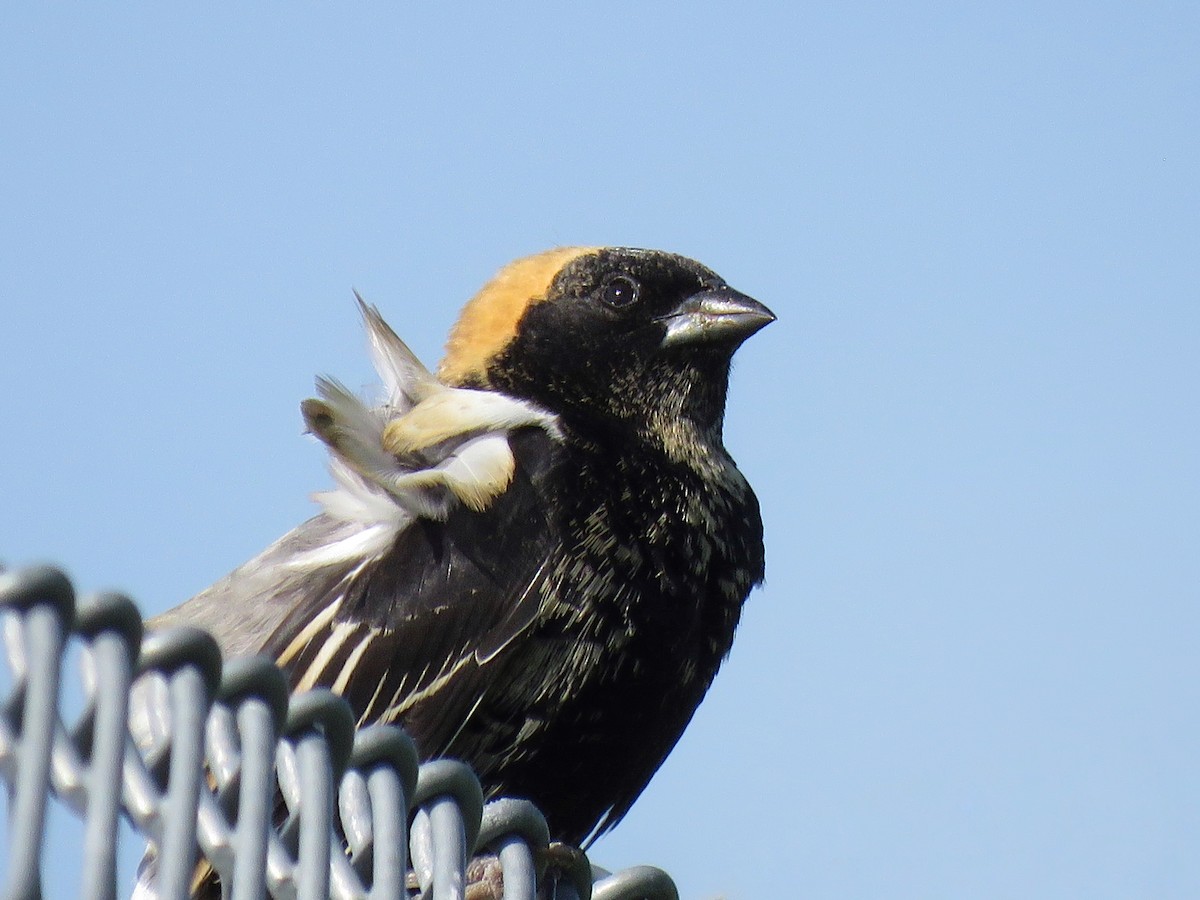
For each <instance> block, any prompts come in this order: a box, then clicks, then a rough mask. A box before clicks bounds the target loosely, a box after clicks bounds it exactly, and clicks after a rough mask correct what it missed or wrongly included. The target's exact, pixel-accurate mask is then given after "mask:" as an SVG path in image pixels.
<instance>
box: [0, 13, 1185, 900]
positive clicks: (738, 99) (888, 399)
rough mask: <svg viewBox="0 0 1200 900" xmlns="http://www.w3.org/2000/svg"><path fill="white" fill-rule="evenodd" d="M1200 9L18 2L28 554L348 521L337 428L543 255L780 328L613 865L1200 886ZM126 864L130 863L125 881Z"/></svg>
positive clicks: (10, 160) (929, 880) (10, 291)
mask: <svg viewBox="0 0 1200 900" xmlns="http://www.w3.org/2000/svg"><path fill="white" fill-rule="evenodd" d="M1197 46H1200V11H1198V8H1197V7H1196V5H1195V4H1193V3H1188V2H1177V3H1157V2H1150V3H1142V4H1116V3H1062V2H1059V3H1046V4H1003V5H996V4H992V5H987V6H983V5H980V4H955V3H913V4H882V3H880V4H871V3H840V4H821V5H816V4H793V5H784V4H754V3H748V4H736V5H735V4H722V5H705V4H694V5H690V6H688V7H684V6H682V5H680V6H675V7H672V6H667V5H659V4H644V5H643V4H614V5H609V6H607V7H601V6H591V7H588V8H582V7H581V8H571V7H568V6H566V5H554V6H551V5H544V6H539V7H534V6H525V7H521V8H517V9H511V8H507V7H501V6H499V5H495V4H465V5H463V4H459V5H455V7H454V8H450V7H448V6H447V7H441V8H433V7H432V6H429V7H426V8H422V9H419V10H398V9H396V8H394V7H385V6H384V5H381V4H380V5H360V6H354V7H349V6H345V5H333V4H327V5H320V4H305V5H297V6H289V7H283V6H262V5H253V6H252V5H249V4H247V5H243V6H237V7H235V6H233V5H203V6H202V5H198V4H191V5H187V6H183V7H179V6H175V5H171V6H170V7H166V6H159V5H151V4H141V5H136V6H134V5H130V6H126V7H123V8H122V9H120V10H117V9H113V8H111V7H106V8H103V9H101V8H96V9H95V10H80V9H77V8H73V7H67V6H61V5H58V6H49V5H46V6H37V7H31V8H29V9H14V8H11V7H10V8H6V9H5V10H4V11H3V12H0V85H2V87H0V121H2V122H3V123H4V136H3V138H2V139H0V248H2V249H0V335H2V336H3V340H4V351H3V352H2V353H0V384H2V385H3V394H2V397H3V405H2V409H3V417H2V419H0V472H2V473H3V474H2V475H0V557H2V558H3V559H4V560H5V561H6V562H7V563H8V564H10V565H12V564H23V563H28V562H32V561H36V560H55V561H58V562H60V563H61V564H62V565H64V566H65V567H66V568H67V569H68V570H69V571H70V573H71V574H72V575H73V577H74V578H75V579H76V581H77V583H78V585H79V586H80V587H81V589H85V590H89V589H99V588H108V587H118V588H121V589H124V590H126V591H128V592H130V593H131V594H133V595H134V596H135V597H136V598H138V600H139V601H140V602H141V603H142V604H143V607H144V608H145V609H146V610H147V612H151V613H152V612H157V611H161V610H162V609H165V608H166V607H168V606H170V605H173V604H174V603H176V602H178V601H180V600H182V599H184V598H186V597H188V596H189V595H191V594H192V593H194V592H195V591H197V590H199V589H201V588H203V587H204V586H206V585H207V584H208V583H209V582H211V581H212V580H214V579H216V578H217V577H219V576H221V575H222V574H224V573H225V572H226V571H228V570H229V569H230V568H232V567H233V566H235V565H237V564H238V563H240V562H241V561H243V560H244V559H246V558H248V557H249V556H251V555H252V554H254V553H255V552H257V551H258V550H259V549H260V548H261V547H263V546H264V545H266V544H267V543H268V542H270V541H271V540H273V539H274V538H275V537H277V536H278V535H279V534H281V533H282V532H283V531H285V530H287V529H288V528H290V527H291V526H293V525H294V524H296V523H298V522H299V521H301V520H302V519H303V518H305V517H307V516H308V515H309V514H311V512H312V511H313V509H314V507H313V506H312V505H311V502H310V500H309V499H308V495H309V493H311V492H312V491H315V490H319V489H321V488H323V487H324V486H325V485H326V484H327V476H326V474H325V472H324V464H323V458H322V456H323V455H322V453H321V450H320V448H319V447H318V446H317V445H316V444H315V443H314V442H313V441H312V440H311V439H309V438H305V437H303V436H302V435H301V428H302V425H301V420H300V416H299V412H298V405H299V403H300V401H301V400H302V399H304V398H305V397H307V396H310V394H311V392H312V380H313V376H314V375H315V374H318V373H328V374H333V375H336V376H337V377H339V378H341V379H342V380H344V381H346V382H347V383H349V384H351V385H361V386H364V387H366V386H368V385H370V383H371V379H372V375H371V372H370V368H369V365H368V363H367V361H366V355H365V352H364V348H363V338H362V334H361V332H360V326H359V323H358V321H357V314H356V312H355V309H354V306H353V302H352V295H351V289H352V288H357V289H358V290H359V291H361V292H362V293H363V294H364V295H365V296H366V297H367V298H368V299H369V300H371V301H372V302H374V303H377V304H378V305H379V306H380V307H381V308H382V310H383V311H384V313H385V315H386V316H387V317H388V318H389V320H390V321H391V322H392V324H393V325H394V326H395V327H396V329H397V330H398V331H399V332H400V333H401V335H403V336H404V337H405V338H406V339H407V340H408V341H409V342H410V343H411V344H412V346H413V347H414V349H415V350H417V352H418V353H419V354H420V355H421V356H422V357H423V358H424V359H426V360H427V361H429V362H431V363H432V362H433V361H435V360H436V358H437V357H438V355H439V352H440V346H441V342H442V340H443V338H444V335H445V333H446V330H447V329H448V327H449V325H450V323H451V322H452V321H453V318H454V316H455V313H456V311H457V308H458V306H459V305H460V304H461V303H462V301H463V300H465V299H466V298H467V297H468V296H469V295H470V294H471V293H472V292H473V291H474V290H475V289H476V288H477V287H478V286H479V285H480V284H481V283H482V282H483V281H484V280H485V279H486V278H487V277H488V276H489V275H490V274H491V273H492V272H493V271H494V270H495V269H496V268H498V267H499V266H500V265H501V264H503V263H504V262H506V261H507V260H509V259H511V258H513V257H515V256H519V255H523V254H525V253H529V252H533V251H536V250H539V249H543V248H545V247H548V246H551V245H555V244H572V243H586V244H625V245H633V246H650V247H660V248H663V249H669V250H673V251H677V252H681V253H685V254H688V255H691V256H694V257H696V258H698V259H701V260H703V261H704V262H705V263H707V264H708V265H710V266H712V267H713V268H715V269H716V270H717V271H719V272H720V273H722V274H723V275H724V276H725V277H726V278H727V279H728V280H729V281H730V282H731V283H732V284H734V285H735V286H737V287H738V288H740V289H741V290H743V291H745V292H747V293H749V294H751V295H753V296H755V297H757V298H758V299H760V300H762V301H763V302H765V303H766V304H767V305H769V306H770V307H771V308H772V309H773V310H774V311H775V312H776V313H777V314H778V316H779V321H778V322H777V323H776V324H774V325H772V326H771V327H770V328H768V329H767V330H766V331H764V332H762V333H761V334H760V335H758V336H756V337H754V338H753V339H752V340H751V341H750V342H748V343H747V344H746V346H745V347H744V348H743V350H742V351H741V353H740V354H739V357H738V361H737V367H736V371H735V374H734V382H733V389H732V393H731V398H730V409H729V414H728V417H727V439H728V443H729V445H730V447H731V449H732V451H733V453H734V455H735V456H736V457H737V459H738V461H739V463H740V464H741V466H742V468H743V470H744V471H745V472H746V473H747V475H748V476H749V478H750V480H751V481H752V483H753V484H754V485H755V486H756V488H757V490H758V493H759V496H760V497H761V499H762V502H763V508H764V516H765V520H766V528H767V549H768V579H767V584H766V586H765V587H764V588H763V589H762V590H760V591H758V592H757V593H756V594H755V595H754V596H753V597H752V599H751V601H750V603H749V605H748V607H747V612H746V617H745V619H744V624H743V627H742V629H741V633H740V635H739V639H738V641H737V643H736V645H735V648H734V651H733V655H732V657H731V659H730V661H729V663H728V664H727V666H726V669H725V670H724V671H723V672H722V674H721V676H720V677H719V678H718V680H717V683H716V685H715V687H714V689H713V691H712V692H711V694H710V696H709V699H708V700H707V701H706V702H705V704H704V705H703V706H702V708H701V710H700V712H699V713H698V714H697V716H696V719H695V720H694V722H693V725H692V727H691V729H690V730H689V731H688V733H687V735H686V736H685V737H684V739H683V741H682V742H681V743H680V745H679V747H678V748H677V750H676V752H675V754H674V755H673V756H672V757H671V758H670V760H669V761H668V763H667V764H666V765H665V766H664V768H663V769H662V771H661V772H660V774H659V775H658V776H657V778H656V779H655V781H654V782H653V783H652V785H651V787H650V788H649V790H648V791H647V792H646V794H645V795H644V796H643V798H642V800H641V801H639V803H638V804H637V806H636V807H635V808H634V810H633V812H632V813H631V814H630V815H629V817H628V818H627V820H626V821H625V822H624V823H623V824H622V825H621V826H620V827H619V828H618V829H617V831H616V832H615V833H613V834H612V835H611V836H610V837H608V838H606V839H605V840H604V841H603V842H602V843H601V844H599V845H598V846H597V848H596V850H595V852H594V854H593V856H594V858H595V859H596V860H597V861H599V862H601V863H602V864H605V865H607V866H609V867H620V866H624V865H628V864H632V863H637V862H650V863H654V864H657V865H660V866H663V867H664V868H666V869H668V871H670V872H671V873H672V875H673V876H674V877H675V878H676V880H677V881H678V883H679V885H680V887H681V889H682V892H683V895H684V897H685V898H694V900H702V898H711V897H715V896H717V895H726V896H729V897H732V898H738V897H757V896H801V897H805V896H811V897H837V898H860V897H861V898H877V897H922V898H936V897H946V898H956V897H973V898H991V897H995V898H1001V897H1025V896H1034V897H1080V896H1087V897H1091V898H1106V897H1113V898H1118V897H1119V898H1127V897H1142V896H1144V897H1151V896H1152V897H1157V898H1168V897H1195V896H1197V895H1200V854H1197V852H1196V846H1197V839H1198V836H1200V775H1198V774H1197V773H1198V772H1200V765H1198V761H1200V719H1198V717H1197V709H1200V659H1198V656H1200V654H1198V653H1197V646H1198V645H1200V602H1198V601H1200V587H1198V585H1200V565H1198V563H1197V559H1198V553H1197V543H1198V539H1200V485H1198V480H1197V468H1198V466H1197V463H1198V461H1200V411H1198V404H1197V400H1196V395H1197V386H1198V385H1200V252H1198V248H1200V162H1198V160H1200V126H1198V125H1197V122H1198V121H1200V62H1198V61H1197V60H1198V57H1197V53H1196V47H1197ZM126 855H127V856H128V857H129V858H132V857H133V855H134V851H132V850H130V851H129V852H128V853H127V854H126Z"/></svg>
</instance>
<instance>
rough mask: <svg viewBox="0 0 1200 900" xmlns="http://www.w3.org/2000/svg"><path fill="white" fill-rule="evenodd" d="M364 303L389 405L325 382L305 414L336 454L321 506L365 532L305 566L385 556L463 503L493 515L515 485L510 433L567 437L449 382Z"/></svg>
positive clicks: (552, 421)
mask: <svg viewBox="0 0 1200 900" xmlns="http://www.w3.org/2000/svg"><path fill="white" fill-rule="evenodd" d="M359 306H360V309H361V310H362V315H363V320H364V322H365V323H366V326H367V333H368V335H369V337H370V345H371V356H372V359H373V361H374V363H375V368H376V369H377V370H378V371H379V375H380V377H381V378H382V379H383V381H384V385H385V387H386V389H387V393H388V403H387V405H385V406H383V407H378V408H372V407H369V406H367V404H365V403H364V402H363V401H362V400H361V399H360V398H359V397H357V396H355V395H354V394H353V393H352V392H351V391H349V390H348V389H347V388H346V387H345V386H344V385H342V384H340V383H339V382H337V381H334V380H333V379H330V378H318V379H317V392H318V394H319V395H320V399H315V400H306V401H305V402H304V403H303V404H302V405H301V410H302V412H303V414H304V419H305V422H306V423H307V424H308V427H309V430H310V431H311V432H312V433H313V434H315V435H316V436H317V437H318V438H319V439H320V440H321V441H322V442H323V443H324V444H325V445H326V446H327V447H328V448H329V451H330V471H331V473H332V474H333V478H334V482H335V486H334V489H333V490H331V491H326V492H324V493H321V494H317V495H316V500H317V501H318V502H319V503H320V504H321V505H322V507H323V508H324V510H325V512H326V514H328V515H329V516H331V517H332V518H334V519H337V520H339V521H343V522H348V523H353V524H355V525H358V526H360V527H361V530H360V531H357V532H354V533H352V534H350V535H349V536H347V537H344V538H342V539H340V540H338V541H336V542H335V543H333V544H331V545H329V546H328V547H324V548H321V549H319V550H314V551H310V552H308V553H305V554H303V555H302V556H301V557H299V558H298V559H297V560H296V564H297V565H299V566H301V567H302V568H312V567H314V566H317V565H328V564H332V563H334V562H345V561H347V560H350V559H353V558H355V557H362V556H371V555H375V554H378V553H383V552H385V551H386V550H387V549H388V548H389V547H390V546H391V545H392V543H393V542H394V540H395V537H396V535H397V534H399V532H400V531H401V530H403V529H404V528H406V527H407V526H408V525H409V524H410V523H411V522H412V521H413V520H414V519H416V518H428V519H434V520H444V519H445V518H446V516H447V515H449V512H450V510H451V509H452V508H453V507H454V506H455V505H457V504H459V503H462V504H464V505H466V506H467V507H468V508H470V509H473V510H483V509H486V508H487V506H488V504H490V503H491V502H492V500H494V499H495V498H496V497H497V496H499V495H500V494H501V493H503V492H504V490H505V489H506V488H507V487H508V485H509V484H510V483H511V482H512V478H513V473H514V471H515V468H516V461H515V459H514V458H513V453H512V448H511V446H510V444H509V440H508V439H509V435H510V433H511V432H512V431H513V430H515V429H517V428H527V427H537V428H542V429H543V430H545V431H546V432H547V433H548V434H549V435H551V436H552V437H554V438H555V439H560V438H561V433H560V431H559V427H558V421H557V419H556V418H555V417H554V416H553V415H552V414H550V413H548V412H546V411H545V410H543V409H540V408H539V407H537V406H534V405H533V404H531V403H526V402H525V401H522V400H517V399H515V398H513V397H509V396H507V395H505V394H500V393H496V392H492V391H476V390H468V389H465V388H452V387H449V386H448V385H445V384H442V383H441V382H439V381H438V380H437V379H436V378H434V376H433V375H431V374H430V372H429V370H428V369H426V368H425V367H424V366H423V365H422V364H421V362H420V360H418V359H417V358H416V356H414V355H413V353H412V351H411V350H409V349H408V347H407V346H405V344H404V342H403V341H401V340H400V338H399V337H397V336H396V333H395V332H394V331H392V329H391V327H390V326H388V324H387V323H386V322H385V321H384V320H383V318H382V316H380V315H379V311H378V310H377V309H375V308H374V307H373V306H369V305H368V304H366V303H364V302H363V300H362V298H361V297H360V298H359Z"/></svg>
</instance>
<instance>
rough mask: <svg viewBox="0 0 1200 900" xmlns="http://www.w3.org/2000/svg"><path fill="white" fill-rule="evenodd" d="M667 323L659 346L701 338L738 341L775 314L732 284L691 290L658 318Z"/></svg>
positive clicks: (691, 342)
mask: <svg viewBox="0 0 1200 900" xmlns="http://www.w3.org/2000/svg"><path fill="white" fill-rule="evenodd" d="M658 321H659V322H661V323H662V324H663V325H665V326H666V327H667V333H666V334H665V335H664V336H663V339H662V346H664V347H670V346H674V345H676V344H693V343H701V342H710V341H711V342H716V341H719V342H721V343H732V344H733V345H734V346H736V345H737V344H740V343H741V342H742V341H744V340H745V339H746V338H748V337H750V335H752V334H754V332H756V331H758V330H759V329H760V328H764V327H766V326H767V325H770V324H771V323H772V322H774V321H775V314H774V313H773V312H771V311H770V310H769V309H767V308H766V307H765V306H763V305H762V304H761V303H759V302H758V301H757V300H754V299H752V298H750V297H747V296H746V295H745V294H741V293H738V292H737V291H735V290H734V289H733V288H731V287H719V288H713V289H711V290H707V291H701V292H700V293H698V294H692V296H690V297H688V298H687V299H686V300H684V301H683V302H682V303H681V304H679V306H677V307H676V308H675V310H674V311H673V312H670V313H668V314H667V315H665V316H662V317H661V318H660V319H659V320H658Z"/></svg>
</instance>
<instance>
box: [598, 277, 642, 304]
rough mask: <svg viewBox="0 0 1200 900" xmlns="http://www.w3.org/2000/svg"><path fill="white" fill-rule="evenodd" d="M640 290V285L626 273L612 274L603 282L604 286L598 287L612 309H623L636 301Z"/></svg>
mask: <svg viewBox="0 0 1200 900" xmlns="http://www.w3.org/2000/svg"><path fill="white" fill-rule="evenodd" d="M640 290H641V287H640V286H639V285H638V283H637V282H636V281H634V280H633V279H632V278H630V277H629V276H628V275H614V276H613V277H612V278H610V279H608V281H606V282H604V287H603V288H601V289H600V296H601V297H602V298H604V302H605V303H607V304H608V305H609V306H611V307H613V309H624V308H625V307H626V306H632V305H633V304H634V303H637V299H638V292H639V291H640Z"/></svg>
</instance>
